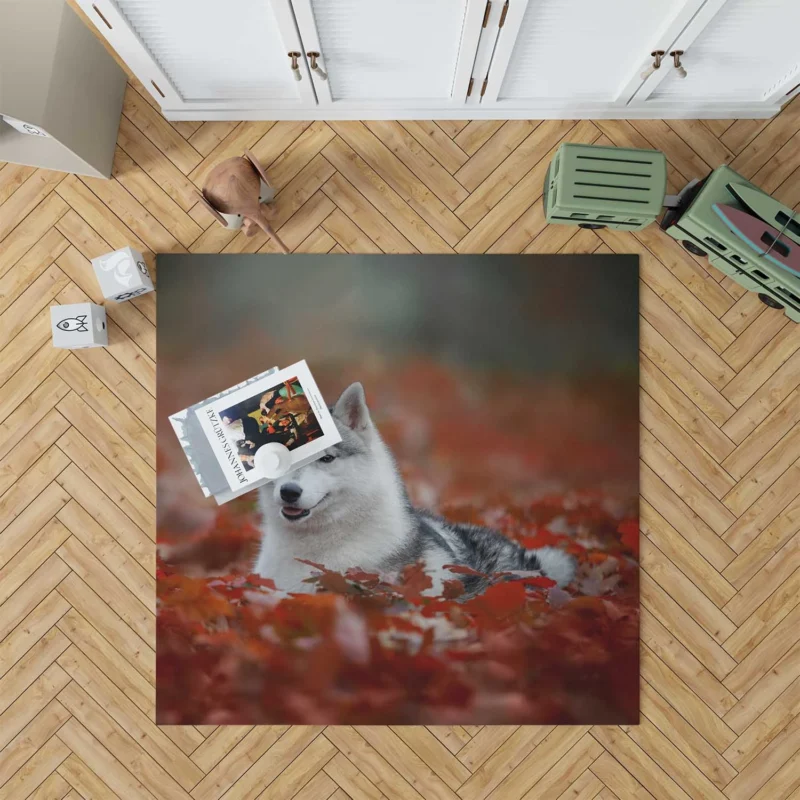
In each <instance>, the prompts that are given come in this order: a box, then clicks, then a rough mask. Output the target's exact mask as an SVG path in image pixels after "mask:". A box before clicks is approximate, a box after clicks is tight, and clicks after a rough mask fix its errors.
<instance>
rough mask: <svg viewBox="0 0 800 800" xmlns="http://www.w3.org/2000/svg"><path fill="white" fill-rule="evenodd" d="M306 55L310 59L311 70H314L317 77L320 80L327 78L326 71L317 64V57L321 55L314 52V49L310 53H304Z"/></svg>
mask: <svg viewBox="0 0 800 800" xmlns="http://www.w3.org/2000/svg"><path fill="white" fill-rule="evenodd" d="M306 55H307V56H308V57H309V59H310V60H311V71H312V72H315V73H316V74H317V75H318V76H319V79H320V80H321V81H326V80H328V73H327V72H325V70H324V69H322V67H320V66H318V65H317V59H318V58H322V56H321V55H320V54H319V53H316V52H314V51H312V52H310V53H306Z"/></svg>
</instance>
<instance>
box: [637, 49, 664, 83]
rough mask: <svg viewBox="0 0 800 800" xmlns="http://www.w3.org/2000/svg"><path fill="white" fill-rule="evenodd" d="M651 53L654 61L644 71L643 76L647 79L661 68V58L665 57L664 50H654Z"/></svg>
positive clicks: (644, 79) (643, 78)
mask: <svg viewBox="0 0 800 800" xmlns="http://www.w3.org/2000/svg"><path fill="white" fill-rule="evenodd" d="M650 55H651V56H652V57H653V63H652V64H651V65H650V66H649V67H648V68H647V69H646V70H645V71H644V72H643V73H642V75H641V78H642V80H643V81H646V80H647V79H648V78H649V77H650V76H651V75H652V74H653V73H654V72H655V71H656V70H657V69H660V68H661V59H662V58H664V55H665V53H664V51H663V50H653V52H652V53H650Z"/></svg>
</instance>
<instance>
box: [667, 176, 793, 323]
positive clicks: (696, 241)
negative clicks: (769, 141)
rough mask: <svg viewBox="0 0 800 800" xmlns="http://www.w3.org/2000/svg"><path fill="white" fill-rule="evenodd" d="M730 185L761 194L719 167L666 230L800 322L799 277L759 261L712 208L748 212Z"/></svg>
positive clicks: (688, 193) (685, 196) (690, 192)
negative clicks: (736, 209) (715, 205)
mask: <svg viewBox="0 0 800 800" xmlns="http://www.w3.org/2000/svg"><path fill="white" fill-rule="evenodd" d="M729 183H737V184H744V185H745V186H750V187H752V188H753V189H756V190H757V191H759V192H760V191H761V190H760V189H758V187H757V186H753V184H752V183H750V182H749V181H747V180H745V178H743V177H742V176H741V175H739V173H738V172H735V171H734V170H732V169H731V168H730V167H727V166H725V167H718V168H717V169H715V170H714V171H713V172H712V173H711V174H710V175H709V176H708V177H707V178H705V180H703V181H701V182H700V183H698V184H696V185H695V186H693V187H690V188H688V189H687V190H684V192H681V195H680V204H679V206H678V207H677V208H671V209H669V210H668V211H667V213H666V214H665V215H664V217H663V219H662V220H661V229H662V230H663V231H665V232H666V233H667V234H668V235H669V236H671V237H672V238H673V239H677V240H678V241H679V242H681V243H682V244H683V246H684V247H685V248H686V249H687V250H688V251H689V252H690V253H693V254H694V255H697V256H708V260H709V261H710V262H711V264H712V265H713V266H715V267H716V268H717V269H719V270H720V271H721V272H724V273H725V274H726V275H728V276H729V277H731V278H733V280H735V281H736V282H737V283H738V284H740V285H741V286H744V287H745V288H746V289H749V290H750V291H753V292H757V293H758V296H759V298H760V299H761V301H762V302H763V303H765V304H766V305H768V306H770V307H772V308H783V309H784V310H785V312H786V316H787V317H789V319H792V320H794V321H795V322H800V277H798V276H795V275H794V274H793V273H791V272H789V271H788V270H784V269H781V268H780V267H779V266H777V265H775V264H773V263H772V262H770V261H769V260H768V259H766V258H762V257H760V256H759V255H758V253H756V252H755V251H753V250H752V249H751V248H750V247H749V246H748V245H747V244H746V243H745V242H744V241H743V240H742V239H740V238H739V237H738V236H737V235H736V234H735V233H734V232H733V231H732V230H730V228H728V226H727V225H726V224H725V223H724V222H723V220H722V219H721V218H720V217H719V216H718V215H717V214H716V212H715V211H714V209H713V208H712V206H713V205H714V203H722V204H727V205H730V206H734V207H735V208H738V209H741V210H743V211H747V209H746V208H744V207H743V206H742V204H741V203H740V202H739V199H738V198H737V197H736V195H734V194H733V192H731V191H730V190H729V189H728V184H729Z"/></svg>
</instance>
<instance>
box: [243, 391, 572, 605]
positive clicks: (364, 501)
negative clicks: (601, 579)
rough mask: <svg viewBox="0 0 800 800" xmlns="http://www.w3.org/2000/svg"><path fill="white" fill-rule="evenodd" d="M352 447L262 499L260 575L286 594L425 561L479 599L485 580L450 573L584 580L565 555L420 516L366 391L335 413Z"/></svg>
mask: <svg viewBox="0 0 800 800" xmlns="http://www.w3.org/2000/svg"><path fill="white" fill-rule="evenodd" d="M331 411H332V414H333V418H334V421H335V423H336V427H337V428H338V430H339V432H340V434H341V436H342V441H341V442H340V443H339V444H337V445H335V446H334V447H332V448H330V449H329V450H327V451H326V453H325V455H324V456H323V457H322V458H320V459H318V460H317V461H315V462H313V463H312V464H309V465H307V466H305V467H302V468H300V469H298V470H296V471H294V472H291V473H289V474H288V475H286V476H284V477H283V478H281V479H279V480H277V481H275V482H274V483H273V484H268V485H266V486H263V487H262V488H261V489H260V490H259V491H260V498H259V499H260V506H261V511H262V516H263V524H262V528H263V539H262V544H261V551H260V553H259V555H258V559H257V561H256V565H255V570H254V571H255V572H256V573H257V574H259V575H261V576H262V577H265V578H272V580H273V581H274V582H275V585H276V586H277V587H278V588H279V589H283V590H285V591H294V592H308V591H310V590H311V586H310V585H309V584H307V583H304V580H305V579H307V578H308V577H310V576H311V575H312V574H314V572H315V570H314V569H313V568H312V567H309V566H308V565H306V564H301V563H300V562H299V561H298V560H297V559H304V560H306V561H313V562H314V563H316V564H322V565H324V566H325V567H327V568H328V569H331V570H334V571H336V572H342V573H344V572H346V571H347V570H348V569H351V568H353V567H360V568H361V569H363V570H365V571H366V572H370V573H378V574H381V575H396V574H397V573H398V572H399V570H401V569H402V568H403V567H404V566H406V565H408V564H414V563H416V562H418V561H422V562H424V564H425V569H426V572H427V573H428V575H429V576H430V577H431V579H432V581H433V588H432V589H431V590H429V591H430V593H431V594H440V593H441V591H442V584H443V581H445V580H448V579H450V580H452V579H454V578H456V577H458V578H461V580H462V581H463V582H464V585H465V588H466V590H467V591H468V592H469V593H475V592H477V591H480V590H481V589H482V588H485V582H484V581H482V579H480V578H477V577H476V576H471V575H456V574H455V573H453V572H450V571H448V570H445V569H443V567H444V565H445V564H459V565H463V566H467V567H471V568H472V569H474V570H476V571H478V572H481V573H493V572H505V571H519V572H524V573H530V572H533V573H536V574H540V575H544V576H546V577H548V578H551V579H552V580H554V581H556V583H557V584H558V585H559V586H564V585H566V584H568V583H569V582H570V581H571V580H572V578H573V577H574V575H575V561H574V559H573V558H572V557H571V556H569V555H568V554H567V553H565V552H564V551H563V550H559V549H558V548H555V547H541V548H538V549H536V550H525V549H524V548H523V547H521V546H520V545H519V544H517V543H516V542H513V541H511V540H510V539H507V538H506V537H505V536H503V535H502V534H500V533H498V532H497V531H493V530H491V529H489V528H480V527H477V526H475V525H461V524H456V523H452V522H448V521H447V520H445V519H442V518H441V517H436V516H434V515H433V514H431V513H429V512H428V511H424V510H422V509H418V508H414V507H413V506H412V505H411V503H410V502H409V499H408V495H407V494H406V489H405V486H404V485H403V481H402V478H401V477H400V474H399V472H398V469H397V466H396V465H395V462H394V459H393V457H392V454H391V453H390V451H389V448H388V447H387V446H386V444H385V443H384V441H383V439H381V437H380V434H379V433H378V430H377V428H376V427H375V425H374V424H373V422H372V419H371V418H370V414H369V409H368V408H367V404H366V400H365V398H364V389H363V387H362V386H361V384H360V383H354V384H352V385H351V386H349V387H348V388H347V389H345V390H344V392H343V393H342V395H341V397H340V398H339V400H338V401H337V402H336V405H335V406H334V407H333V409H332V410H331Z"/></svg>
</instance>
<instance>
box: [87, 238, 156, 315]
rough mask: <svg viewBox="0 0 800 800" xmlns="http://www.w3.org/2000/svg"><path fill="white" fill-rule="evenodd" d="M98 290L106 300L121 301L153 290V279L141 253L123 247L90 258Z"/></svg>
mask: <svg viewBox="0 0 800 800" xmlns="http://www.w3.org/2000/svg"><path fill="white" fill-rule="evenodd" d="M92 266H93V267H94V273H95V275H96V276H97V282H98V283H99V284H100V291H102V293H103V297H105V299H106V300H114V301H115V302H117V303H121V302H123V301H124V300H130V299H132V298H134V297H138V296H139V295H140V294H146V293H147V292H152V291H153V281H152V279H151V278H150V273H149V272H148V271H147V264H145V261H144V258H143V257H142V254H141V253H140V252H139V251H138V250H134V249H133V248H132V247H123V248H122V249H121V250H115V251H114V252H113V253H105V254H104V255H102V256H98V257H97V258H93V259H92Z"/></svg>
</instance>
